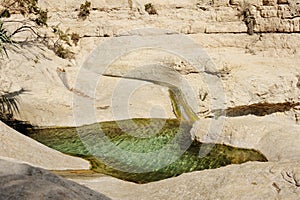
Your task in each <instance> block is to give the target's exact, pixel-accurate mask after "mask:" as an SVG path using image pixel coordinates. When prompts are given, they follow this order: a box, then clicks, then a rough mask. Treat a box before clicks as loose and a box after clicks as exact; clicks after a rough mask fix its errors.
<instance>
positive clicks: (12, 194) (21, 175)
mask: <svg viewBox="0 0 300 200" xmlns="http://www.w3.org/2000/svg"><path fill="white" fill-rule="evenodd" d="M0 177H1V178H0V193H1V197H0V198H1V199H18V200H23V199H24V200H25V199H32V200H40V199H57V200H60V199H65V200H68V199H70V200H75V199H78V200H82V199H87V200H88V199H91V200H92V199H99V200H102V199H103V200H104V199H105V200H106V199H109V198H107V197H106V196H104V195H102V194H100V193H97V192H95V191H93V190H91V189H89V188H87V187H84V186H82V185H79V184H77V183H74V182H72V181H68V180H64V179H63V178H61V177H59V176H57V175H54V174H52V173H50V172H48V171H47V170H44V169H41V168H36V167H32V166H30V165H26V164H20V163H15V162H9V161H5V160H0Z"/></svg>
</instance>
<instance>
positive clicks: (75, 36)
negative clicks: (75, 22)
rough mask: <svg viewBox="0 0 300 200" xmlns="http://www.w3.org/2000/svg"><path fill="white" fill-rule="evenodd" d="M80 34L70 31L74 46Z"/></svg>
mask: <svg viewBox="0 0 300 200" xmlns="http://www.w3.org/2000/svg"><path fill="white" fill-rule="evenodd" d="M79 39H80V36H79V34H78V33H72V35H71V40H72V41H73V43H74V44H75V46H77V44H78V42H79Z"/></svg>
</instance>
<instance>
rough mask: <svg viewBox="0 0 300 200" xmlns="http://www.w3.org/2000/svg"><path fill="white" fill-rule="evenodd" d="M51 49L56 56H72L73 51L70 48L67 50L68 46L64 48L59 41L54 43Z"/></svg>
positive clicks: (69, 57) (64, 57)
mask: <svg viewBox="0 0 300 200" xmlns="http://www.w3.org/2000/svg"><path fill="white" fill-rule="evenodd" d="M53 51H54V53H55V55H57V56H58V57H60V58H63V59H71V58H74V53H73V52H72V51H71V50H69V49H68V48H65V47H64V46H63V44H60V43H56V44H54V48H53Z"/></svg>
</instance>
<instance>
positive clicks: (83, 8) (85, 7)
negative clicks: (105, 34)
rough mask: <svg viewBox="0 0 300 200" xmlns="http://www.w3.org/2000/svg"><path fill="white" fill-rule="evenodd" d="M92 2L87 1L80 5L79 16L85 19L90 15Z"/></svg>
mask: <svg viewBox="0 0 300 200" xmlns="http://www.w3.org/2000/svg"><path fill="white" fill-rule="evenodd" d="M90 9H91V2H89V1H86V2H85V3H84V4H81V5H80V9H79V13H78V17H79V18H80V19H83V20H85V19H86V18H87V17H88V16H89V15H90Z"/></svg>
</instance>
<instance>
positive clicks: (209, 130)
mask: <svg viewBox="0 0 300 200" xmlns="http://www.w3.org/2000/svg"><path fill="white" fill-rule="evenodd" d="M84 2H85V0H72V1H69V0H68V1H60V2H59V1H53V0H39V5H40V6H41V7H42V8H44V9H48V10H49V13H48V16H49V18H48V25H49V27H51V26H59V28H60V29H62V30H63V31H67V30H68V31H67V32H68V34H71V33H78V34H79V35H80V37H81V38H80V40H79V43H78V46H76V47H75V46H73V47H71V50H72V51H74V53H75V58H74V59H71V60H63V59H60V58H58V57H57V56H55V55H54V53H53V52H52V51H51V50H49V49H47V48H46V47H44V46H42V48H38V47H28V46H23V47H22V48H20V49H18V51H17V52H16V51H13V50H12V49H9V50H8V53H9V59H8V58H6V57H4V58H3V59H1V60H0V84H1V94H2V93H3V92H15V91H19V90H21V89H22V88H23V89H25V90H27V92H26V93H24V94H21V95H20V104H19V109H20V113H17V114H16V117H17V118H18V119H21V120H25V121H29V122H30V123H32V124H33V125H37V126H76V125H83V124H89V123H94V122H96V121H110V120H117V119H125V118H127V117H130V118H140V117H153V118H156V117H159V118H161V117H162V118H174V117H175V115H174V113H173V110H172V106H171V101H170V98H169V94H168V89H167V88H166V87H163V86H160V85H157V84H153V83H149V82H146V81H137V80H129V79H126V78H120V77H109V76H124V75H126V73H128V72H129V71H131V70H133V69H134V68H135V67H139V66H144V65H145V64H149V65H151V64H159V65H163V66H165V67H166V68H167V69H169V70H170V71H176V72H178V73H179V74H180V76H181V77H182V79H184V80H185V81H186V82H187V83H188V85H189V86H190V88H191V89H192V91H193V92H192V93H187V94H193V95H195V96H196V97H197V98H196V100H195V101H194V102H193V103H195V104H196V106H193V107H192V108H193V111H194V112H195V113H196V114H197V115H198V116H199V118H200V120H199V121H198V122H197V123H196V124H194V129H193V131H192V134H193V136H194V137H195V138H196V139H198V140H200V141H203V142H218V143H225V144H229V145H233V146H237V147H244V148H255V149H257V150H259V151H261V152H262V153H263V154H265V155H266V157H267V158H268V159H269V160H270V161H272V162H270V163H246V164H243V165H240V166H238V165H237V166H236V165H234V166H228V167H224V168H221V169H216V170H205V171H202V172H194V173H190V174H184V175H182V176H179V177H177V178H174V179H168V180H164V181H160V182H157V183H151V184H147V185H143V186H139V185H135V184H132V183H125V182H123V181H120V180H115V179H113V178H102V179H100V180H99V181H98V180H97V181H95V180H91V181H90V182H89V181H86V180H78V182H80V183H82V184H85V185H87V186H88V187H91V188H93V189H95V190H97V191H100V192H103V193H105V194H107V195H109V196H111V197H113V198H115V199H126V198H127V199H141V197H143V198H142V199H150V198H151V199H153V197H154V198H155V197H157V198H161V199H172V198H173V199H174V198H176V199H177V198H178V197H180V195H182V198H183V199H193V198H194V199H217V198H220V199H268V198H269V199H270V198H271V199H275V198H282V199H297V198H298V196H299V194H298V186H299V173H298V172H299V169H298V167H297V166H299V163H298V162H299V160H300V157H299V152H300V151H299V150H300V149H299V147H298V146H299V145H298V144H299V142H300V138H299V135H300V133H299V129H300V128H299V124H300V111H299V107H300V106H299V105H297V103H299V102H300V86H299V84H300V79H299V76H300V67H299V63H300V57H299V46H300V36H299V34H298V32H299V31H300V25H299V24H300V23H299V16H300V13H299V11H300V8H299V4H297V2H298V1H288V0H278V1H273V0H268V1H265V0H264V1H263V0H251V1H247V2H248V3H249V5H245V4H243V3H244V1H241V0H230V1H229V0H227V1H209V0H203V1H198V0H193V1H190V0H189V1H182V0H181V1H177V0H176V1H175V0H168V1H158V0H155V1H151V3H152V4H153V5H154V6H155V8H156V9H157V12H158V15H149V14H148V13H146V12H145V10H144V4H146V3H149V2H148V1H142V0H141V1H138V0H136V1H134V0H132V1H127V0H122V1H119V0H114V1H107V0H101V1H98V0H97V1H96V0H92V1H91V2H92V7H93V8H95V9H93V10H91V14H90V16H88V18H87V19H86V20H84V21H83V20H81V19H78V10H77V11H75V9H79V7H80V4H82V3H84ZM0 9H1V8H0ZM245 9H246V10H247V9H249V11H250V14H252V15H253V16H252V17H254V18H255V20H256V26H255V28H254V30H255V32H257V33H258V34H254V35H252V36H249V35H247V34H246V31H247V27H246V25H245V23H244V22H243V21H242V18H243V16H240V17H239V15H241V14H242V13H243V11H244V10H245ZM12 19H16V20H22V19H23V17H22V16H21V15H14V16H12ZM16 27H17V24H12V25H11V26H8V27H7V28H8V29H9V30H13V29H14V28H16ZM149 27H151V28H159V29H163V30H167V31H161V32H160V33H159V34H161V35H163V36H165V35H172V34H174V33H176V32H177V33H182V34H186V36H187V37H190V38H191V39H193V40H194V41H195V43H197V44H199V46H200V45H201V47H202V48H203V49H204V50H205V51H206V52H207V54H208V55H209V56H210V58H211V59H212V61H213V64H214V65H213V66H215V68H216V69H217V70H216V69H213V67H212V65H211V64H206V63H205V61H203V60H201V67H202V68H201V69H204V70H198V69H196V68H195V67H193V65H192V64H191V63H188V62H186V60H185V59H184V58H182V57H180V55H174V54H172V53H170V52H164V51H152V50H149V49H147V50H145V49H144V50H138V51H133V52H130V53H128V54H126V55H123V56H121V57H119V58H116V60H114V62H112V63H111V64H110V66H109V67H108V68H107V69H106V71H105V73H106V76H102V75H101V74H96V77H97V81H99V82H97V87H96V89H91V90H85V91H81V90H76V89H77V87H76V83H77V81H78V79H80V74H78V73H79V71H80V69H81V68H82V67H83V66H84V63H85V61H86V59H87V58H88V57H89V56H90V54H91V52H93V50H94V49H95V48H97V47H98V46H99V45H101V44H103V42H105V41H109V40H111V39H113V38H112V36H118V37H128V38H130V37H132V36H134V34H133V33H132V30H137V31H136V33H135V35H138V34H139V33H138V30H139V29H140V28H149ZM38 31H39V32H40V33H41V34H43V33H46V34H47V35H48V36H50V37H54V34H53V33H52V31H51V28H43V29H39V30H38ZM286 33H289V34H286ZM29 36H30V35H28V34H26V35H25V36H24V38H23V39H25V38H27V37H29ZM104 36H105V37H104ZM106 36H109V37H106ZM17 39H22V36H20V35H18V37H17ZM29 39H30V37H29ZM180 42H181V41H178V46H180V44H181V43H180ZM204 71H205V72H204ZM208 74H209V75H208ZM89 75H90V77H93V76H95V73H93V72H91V73H90V74H89ZM139 75H140V76H141V77H143V73H140V74H139ZM206 76H211V80H213V78H214V80H221V82H222V85H223V89H224V92H223V93H224V96H225V97H226V98H225V99H226V101H225V104H222V105H213V102H215V101H217V100H216V97H215V96H214V95H213V92H218V91H212V89H213V87H209V86H210V85H209V84H211V86H213V85H214V84H212V82H214V81H212V82H207V81H206V79H205V77H206ZM212 77H213V78H212ZM135 83H139V84H140V86H139V87H138V88H136V89H134V90H132V91H131V92H129V93H123V91H126V90H121V89H122V87H121V86H123V88H124V87H125V89H126V87H127V86H128V88H129V86H130V85H132V84H133V85H134V84H135ZM91 88H92V87H91ZM79 89H80V88H79ZM122 95H123V96H122ZM186 96H187V98H189V95H186ZM77 97H79V99H80V100H83V102H90V103H92V104H93V109H94V110H93V111H94V113H93V115H91V113H85V112H82V113H83V114H82V115H80V116H79V118H75V117H74V109H76V107H75V106H74V99H76V98H77ZM113 97H115V98H119V101H120V102H123V99H124V102H125V104H122V105H125V111H124V113H123V114H119V113H120V110H124V107H123V106H120V104H119V103H118V101H113V99H114V98H113ZM87 99H88V100H87ZM288 104H295V105H294V106H291V107H289V106H288ZM126 106H127V107H126ZM220 108H225V110H226V111H228V113H231V114H230V116H222V112H219V111H220V110H218V109H220ZM254 108H255V109H256V110H257V113H255V112H252V113H251V112H250V113H249V110H251V109H254ZM261 110H264V111H266V110H267V111H268V112H265V113H264V114H261ZM218 112H219V113H218ZM116 113H117V114H116ZM220 113H221V114H220ZM219 115H220V116H219ZM214 117H219V118H218V120H213V119H211V118H214ZM0 127H1V128H0V137H2V138H1V141H5V142H3V144H5V145H1V146H0V150H1V151H0V156H1V157H6V159H8V158H11V159H16V160H20V161H23V162H27V163H31V164H33V165H35V166H40V167H43V168H47V169H73V168H74V169H82V168H88V163H87V162H85V161H83V160H81V159H75V158H71V157H68V156H65V155H62V154H60V153H58V152H55V151H52V150H50V149H48V148H46V147H44V146H42V145H40V144H38V143H37V142H34V141H31V140H29V139H28V138H26V137H25V136H22V135H20V134H19V133H16V132H15V131H13V130H11V129H9V128H7V127H6V126H5V125H3V124H1V125H0ZM20 147H22V148H20ZM1 148H2V149H1ZM21 149H22V151H21ZM24 149H25V150H27V151H24ZM30 152H36V154H34V155H32V154H31V153H30ZM41 158H45V159H41ZM53 160H62V161H65V162H53ZM283 161H284V163H282V162H283ZM273 162H274V163H273ZM275 162H276V163H275ZM291 174H292V175H291ZM93 181H95V182H93ZM178 183H180V184H178ZM98 184H100V185H101V189H99V188H98ZM102 186H103V187H102ZM116 187H117V188H118V189H115V188H116ZM199 188H201V190H200V189H199ZM212 188H213V190H214V192H212ZM145 191H147V192H145ZM145 193H146V194H147V195H145ZM139 194H140V195H139Z"/></svg>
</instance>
